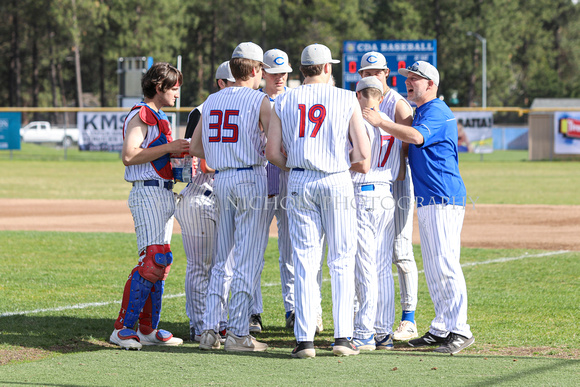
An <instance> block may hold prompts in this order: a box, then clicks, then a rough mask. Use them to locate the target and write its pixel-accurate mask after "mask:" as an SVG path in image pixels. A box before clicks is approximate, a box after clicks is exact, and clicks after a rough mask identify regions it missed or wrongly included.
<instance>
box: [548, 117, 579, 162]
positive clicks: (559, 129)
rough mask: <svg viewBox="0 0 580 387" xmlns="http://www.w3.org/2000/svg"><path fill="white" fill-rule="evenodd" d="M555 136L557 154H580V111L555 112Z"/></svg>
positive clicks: (555, 151)
mask: <svg viewBox="0 0 580 387" xmlns="http://www.w3.org/2000/svg"><path fill="white" fill-rule="evenodd" d="M554 136H555V137H554V153H555V154H566V155H570V154H574V155H577V154H580V112H555V113H554Z"/></svg>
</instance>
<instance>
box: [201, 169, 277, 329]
mask: <svg viewBox="0 0 580 387" xmlns="http://www.w3.org/2000/svg"><path fill="white" fill-rule="evenodd" d="M214 179H215V180H214V194H215V195H216V198H217V200H218V204H219V215H218V223H217V244H216V255H215V259H214V265H213V267H212V269H211V275H210V281H209V287H208V294H207V302H206V310H205V314H204V318H203V326H204V328H203V329H204V330H207V329H213V330H214V331H216V332H217V331H218V329H219V321H220V317H221V316H220V315H221V311H222V310H223V309H224V308H225V306H226V304H227V300H226V299H224V295H223V289H224V282H225V281H226V278H225V277H226V274H227V273H226V272H227V269H228V266H229V265H231V267H232V269H233V278H232V282H231V286H230V290H231V295H232V296H231V299H230V302H229V308H228V309H229V320H228V331H231V332H232V333H234V334H235V335H238V336H246V335H248V334H249V329H248V328H249V326H248V316H249V312H250V302H251V299H252V293H253V292H254V289H255V287H256V286H257V280H258V279H259V276H258V274H259V272H260V268H261V265H260V263H261V261H262V260H263V257H264V250H265V249H266V244H265V239H264V234H265V233H267V232H268V225H267V224H266V216H265V215H266V213H265V211H264V200H265V199H267V188H266V169H265V168H264V167H257V166H256V167H254V168H253V169H251V170H236V169H227V170H224V171H220V172H219V174H216V175H215V178H214ZM234 246H235V248H234ZM233 248H234V250H233V254H231V255H230V252H231V251H232V249H233Z"/></svg>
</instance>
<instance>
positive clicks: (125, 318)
mask: <svg viewBox="0 0 580 387" xmlns="http://www.w3.org/2000/svg"><path fill="white" fill-rule="evenodd" d="M152 286H153V283H152V282H151V281H147V280H146V279H145V278H143V277H141V275H140V274H139V271H138V270H137V268H135V269H133V271H132V272H131V275H130V276H129V279H128V280H127V283H126V284H125V290H124V292H123V301H122V303H121V311H120V312H119V317H118V318H117V321H116V322H115V328H116V329H121V328H123V326H126V327H127V328H130V329H133V326H134V325H135V323H136V322H137V319H138V318H139V313H140V312H141V310H142V309H143V306H144V305H145V301H147V299H148V298H149V294H150V293H151V288H152Z"/></svg>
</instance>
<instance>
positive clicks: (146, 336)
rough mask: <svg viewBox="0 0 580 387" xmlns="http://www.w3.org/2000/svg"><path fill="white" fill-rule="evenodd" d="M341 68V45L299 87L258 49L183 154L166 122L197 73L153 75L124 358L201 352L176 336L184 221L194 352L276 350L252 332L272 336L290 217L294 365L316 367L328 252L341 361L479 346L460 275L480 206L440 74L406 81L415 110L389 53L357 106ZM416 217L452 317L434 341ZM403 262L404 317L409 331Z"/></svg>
mask: <svg viewBox="0 0 580 387" xmlns="http://www.w3.org/2000/svg"><path fill="white" fill-rule="evenodd" d="M334 63H339V61H338V60H336V59H333V58H332V54H331V52H330V50H329V49H328V48H327V47H326V46H324V45H321V44H312V45H309V46H307V47H306V48H304V50H303V51H302V55H301V66H300V71H301V73H302V75H303V77H304V82H303V84H302V85H301V86H299V87H297V88H295V89H288V88H287V87H286V82H287V79H288V74H289V73H291V72H292V71H293V69H292V68H291V67H290V64H289V63H288V55H287V54H286V53H285V52H283V51H281V50H278V49H272V50H269V51H266V52H265V53H264V52H263V50H262V49H261V48H260V47H259V46H258V45H256V44H254V43H251V42H244V43H241V44H239V45H238V46H237V47H236V48H235V50H234V52H233V54H232V57H231V59H230V60H229V61H227V62H224V63H222V64H221V65H220V66H219V67H218V69H217V71H216V77H215V78H216V83H217V85H218V87H219V89H220V90H219V91H218V92H216V93H214V94H211V95H210V96H209V97H208V98H207V100H206V101H205V102H204V103H203V104H202V105H200V106H198V107H197V108H196V109H195V110H193V111H192V112H191V113H190V115H189V118H188V124H187V129H186V133H185V139H178V140H175V141H174V140H173V139H172V138H171V128H170V126H169V122H168V120H167V116H166V115H165V113H163V111H162V110H161V108H162V107H165V106H173V105H174V103H175V100H176V99H177V98H178V97H179V86H180V85H181V84H182V75H181V73H180V72H179V71H178V70H177V69H175V68H174V67H172V66H171V65H169V64H167V63H157V64H154V65H153V66H152V67H151V68H150V69H149V70H148V71H147V73H146V74H145V75H144V76H143V79H142V87H143V94H144V100H143V102H141V103H140V104H137V105H136V106H134V107H133V109H132V110H131V113H130V114H129V115H128V116H127V119H126V121H125V125H124V128H123V136H124V142H123V151H122V159H123V163H124V164H125V166H126V171H125V180H127V181H128V182H131V183H132V184H133V188H132V190H131V193H130V196H129V202H128V203H129V208H130V210H131V213H132V215H133V219H134V222H135V231H136V234H137V244H138V250H139V262H138V264H137V266H136V267H135V268H134V269H133V270H132V272H131V274H130V275H129V278H128V280H127V283H126V285H125V290H124V293H123V300H122V304H121V310H120V312H119V316H118V318H117V320H116V321H115V329H114V331H113V333H112V334H111V336H110V341H111V343H114V344H116V345H119V346H120V347H122V348H125V349H140V348H141V347H142V346H143V345H167V346H174V345H180V344H182V343H183V340H182V339H180V338H177V337H174V336H173V335H172V334H171V333H170V332H168V331H166V330H163V329H158V325H159V321H160V314H161V307H162V295H163V286H164V280H165V279H166V278H167V275H168V273H169V270H170V267H171V263H172V261H173V255H172V252H171V247H170V239H171V234H172V229H173V216H175V218H176V219H177V221H178V222H179V224H180V226H181V229H182V235H183V245H184V249H185V253H186V256H187V267H186V278H185V293H186V313H187V316H188V318H189V321H190V339H191V340H192V341H196V342H199V348H200V349H202V350H216V349H220V348H221V346H222V345H223V347H224V349H225V350H226V351H265V350H267V348H268V345H267V344H266V343H263V342H260V341H258V340H256V338H255V337H254V336H253V335H252V333H257V332H261V331H262V329H263V326H262V313H263V305H262V294H261V286H260V283H261V273H262V269H263V267H264V253H265V250H266V246H267V243H268V236H269V226H270V224H271V222H272V221H273V218H274V216H275V217H276V222H277V225H278V250H279V266H280V281H281V289H282V301H283V304H284V308H285V316H284V317H285V321H286V328H288V329H292V330H293V331H294V335H295V337H296V347H295V348H294V349H293V350H292V352H291V356H292V357H296V358H312V357H315V356H316V349H315V346H314V336H315V335H316V334H318V333H319V332H321V331H322V330H323V329H324V328H323V321H322V309H321V285H322V270H321V269H322V262H323V259H324V257H325V255H326V260H327V265H328V268H329V273H330V281H331V289H332V316H333V322H334V338H335V341H334V343H333V345H332V351H333V353H334V355H336V356H350V355H358V354H359V353H360V351H368V350H375V349H377V350H388V349H392V348H393V347H394V346H393V341H394V340H395V341H408V344H409V345H410V346H412V347H424V346H436V348H435V352H440V353H449V354H455V353H458V352H460V351H461V350H463V349H465V348H467V347H468V346H470V345H471V344H473V342H474V341H475V340H474V337H473V335H472V333H471V331H470V327H469V325H468V324H467V291H466V286H465V280H464V277H463V273H462V270H461V266H460V263H459V258H460V233H461V228H462V224H463V217H464V212H465V198H466V193H465V186H464V185H463V180H462V179H461V176H460V174H459V169H458V161H457V122H456V121H455V118H454V116H453V114H452V112H451V111H450V110H449V108H448V107H447V105H445V103H443V102H442V101H441V100H440V99H438V98H437V89H438V86H439V72H438V71H437V69H436V68H435V67H434V66H432V65H431V64H429V63H427V62H422V61H418V62H415V63H414V64H413V65H412V66H410V67H408V68H407V69H399V73H401V74H402V75H403V76H405V77H407V81H406V82H405V84H406V86H407V92H408V96H407V98H408V100H409V101H411V102H414V103H415V104H416V106H417V108H416V111H415V112H414V111H413V108H412V107H411V105H410V103H409V102H407V100H406V99H405V98H404V97H402V96H401V95H400V94H399V93H397V92H396V91H395V90H393V89H391V88H390V87H389V86H388V85H387V82H386V80H387V78H388V76H389V72H390V70H389V68H388V65H387V63H386V60H385V57H384V56H383V55H382V54H380V53H378V52H369V53H367V54H365V55H364V56H363V58H362V60H361V64H360V69H359V74H360V75H361V80H360V81H359V82H358V84H357V86H356V91H355V92H353V91H350V90H344V89H340V88H337V87H335V85H334V80H333V77H332V64H334ZM262 78H263V79H264V82H265V86H264V87H263V89H259V86H260V83H261V81H262ZM182 154H189V155H191V156H193V157H194V159H195V160H196V163H195V165H196V168H194V169H193V174H192V177H191V182H189V183H188V184H187V186H186V187H185V188H184V189H183V190H182V191H181V193H180V194H179V195H175V194H174V192H173V174H172V166H171V162H170V156H171V155H182ZM407 156H408V157H407ZM176 198H177V199H176ZM415 206H416V207H417V216H418V220H419V222H418V223H419V231H420V235H421V251H422V255H423V263H424V267H425V276H426V278H427V284H428V287H429V293H430V296H431V299H432V301H433V304H434V307H435V314H436V316H435V318H434V319H433V321H432V322H431V326H430V328H429V331H428V332H426V333H425V334H424V335H423V336H422V337H418V336H419V335H418V332H417V328H416V323H415V309H416V306H417V286H418V285H417V283H418V274H417V266H416V264H415V259H414V256H413V247H412V244H411V236H412V225H413V213H414V207H415ZM326 250H328V252H327V254H325V252H326ZM393 264H395V265H396V266H397V271H398V276H399V284H400V296H401V297H400V298H401V307H402V316H401V320H400V323H399V324H398V326H397V328H396V329H393V328H394V327H395V289H394V279H393V272H392V265H393ZM136 324H137V329H135V325H136Z"/></svg>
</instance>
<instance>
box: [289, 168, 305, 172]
mask: <svg viewBox="0 0 580 387" xmlns="http://www.w3.org/2000/svg"><path fill="white" fill-rule="evenodd" d="M292 170H293V171H296V172H304V168H292Z"/></svg>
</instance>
